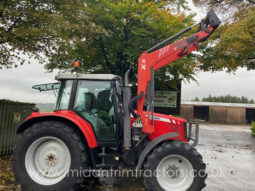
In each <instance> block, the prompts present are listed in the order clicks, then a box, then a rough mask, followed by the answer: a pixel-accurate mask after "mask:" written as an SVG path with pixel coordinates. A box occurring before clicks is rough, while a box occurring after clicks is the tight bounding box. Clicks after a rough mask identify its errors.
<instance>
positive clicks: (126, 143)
mask: <svg viewBox="0 0 255 191" xmlns="http://www.w3.org/2000/svg"><path fill="white" fill-rule="evenodd" d="M129 72H130V69H129V70H128V71H127V72H126V73H125V85H124V88H123V106H124V113H123V118H124V140H123V148H124V149H130V148H131V146H132V145H131V121H130V112H129V108H128V104H129V102H130V99H131V88H130V87H129Z"/></svg>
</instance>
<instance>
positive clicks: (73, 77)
mask: <svg viewBox="0 0 255 191" xmlns="http://www.w3.org/2000/svg"><path fill="white" fill-rule="evenodd" d="M118 79H120V76H117V75H113V74H59V75H57V76H56V80H58V81H61V80H118Z"/></svg>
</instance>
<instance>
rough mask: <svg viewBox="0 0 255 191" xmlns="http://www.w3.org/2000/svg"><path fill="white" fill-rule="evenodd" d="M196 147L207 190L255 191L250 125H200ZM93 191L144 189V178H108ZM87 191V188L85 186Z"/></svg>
mask: <svg viewBox="0 0 255 191" xmlns="http://www.w3.org/2000/svg"><path fill="white" fill-rule="evenodd" d="M197 149H198V150H199V152H200V153H201V154H202V156H203V158H204V161H205V163H206V164H207V173H208V178H207V181H206V184H207V187H206V188H205V189H204V190H205V191H241V190H242V191H254V190H255V137H252V136H251V133H250V127H249V126H237V125H218V124H201V125H200V141H199V145H198V146H197ZM100 182H101V183H95V185H94V186H93V185H92V186H91V187H90V188H91V189H92V190H104V191H115V190H118V191H140V190H145V188H144V186H143V180H142V179H134V178H107V179H102V178H101V179H100ZM84 190H86V189H84Z"/></svg>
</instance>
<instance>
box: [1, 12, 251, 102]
mask: <svg viewBox="0 0 255 191" xmlns="http://www.w3.org/2000/svg"><path fill="white" fill-rule="evenodd" d="M192 9H193V10H195V11H196V12H197V13H198V14H197V16H196V18H195V19H196V20H200V19H201V18H203V17H204V16H205V15H206V10H201V9H199V10H198V9H196V8H194V7H192ZM57 73H58V71H54V72H53V73H47V72H46V70H45V69H44V67H43V65H40V64H39V63H38V62H37V61H36V60H32V64H31V65H29V64H25V65H23V66H20V67H18V68H14V69H2V70H1V69H0V99H10V100H15V101H22V102H33V103H53V102H55V96H54V94H53V93H52V92H48V93H40V92H37V91H36V90H33V89H32V86H33V85H35V84H43V83H50V82H55V80H54V78H55V76H56V74H57ZM196 79H197V81H198V84H197V83H195V82H191V83H187V84H185V83H183V86H182V88H183V89H182V100H191V99H193V98H195V97H199V98H203V97H206V96H208V95H209V94H211V95H215V96H217V95H226V94H231V95H235V96H246V97H249V98H250V99H255V88H254V87H253V84H254V82H255V71H246V70H245V69H239V70H237V72H236V74H228V73H226V72H217V73H210V72H200V73H198V75H197V77H196Z"/></svg>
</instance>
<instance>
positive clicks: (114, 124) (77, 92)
mask: <svg viewBox="0 0 255 191" xmlns="http://www.w3.org/2000/svg"><path fill="white" fill-rule="evenodd" d="M56 80H58V81H60V89H59V92H58V96H57V102H56V107H55V111H59V110H72V111H73V112H75V113H76V114H77V115H79V116H80V117H81V118H83V119H84V120H86V121H87V122H89V124H90V125H91V126H92V127H93V130H94V132H95V135H96V138H97V141H98V142H115V141H116V136H117V133H118V130H117V129H119V128H118V126H119V121H118V120H117V119H119V117H118V116H119V115H120V111H119V104H120V102H121V100H120V94H121V90H120V86H121V83H122V82H121V78H120V77H119V76H117V75H112V74H82V75H76V74H60V75H58V76H56Z"/></svg>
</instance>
